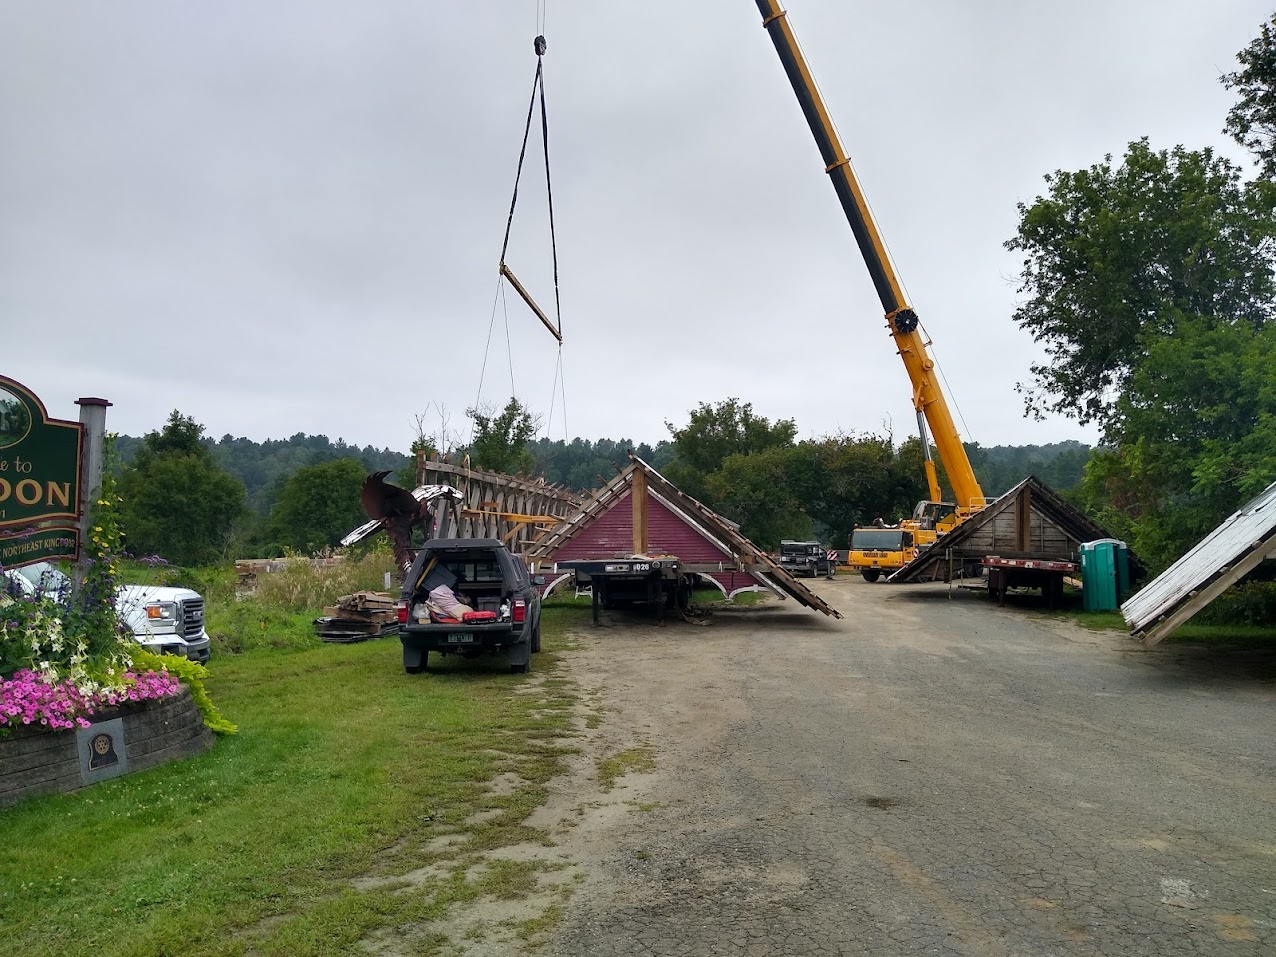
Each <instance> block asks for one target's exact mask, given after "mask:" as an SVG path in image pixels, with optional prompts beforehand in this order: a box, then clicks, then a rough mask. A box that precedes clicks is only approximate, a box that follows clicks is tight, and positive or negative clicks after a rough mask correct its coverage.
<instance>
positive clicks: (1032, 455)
mask: <svg viewBox="0 0 1276 957" xmlns="http://www.w3.org/2000/svg"><path fill="white" fill-rule="evenodd" d="M966 454H967V455H968V456H969V457H970V464H971V467H973V468H974V470H975V475H976V477H977V478H978V479H979V484H980V486H982V487H983V490H984V495H986V496H988V497H989V498H993V497H995V496H998V495H1001V494H1002V493H1003V492H1006V491H1008V490H1009V489H1011V488H1013V487H1014V486H1015V485H1017V484H1018V483H1019V482H1021V481H1023V480H1024V479H1025V478H1027V477H1028V476H1029V475H1035V476H1036V477H1037V478H1039V479H1041V481H1043V482H1045V483H1046V484H1047V485H1049V486H1050V487H1051V488H1053V489H1054V490H1055V491H1056V492H1068V491H1071V490H1072V489H1075V488H1076V487H1077V486H1079V485H1080V484H1081V473H1082V470H1083V469H1084V468H1085V464H1086V462H1087V461H1088V460H1089V458H1090V447H1089V446H1088V445H1085V444H1084V443H1082V442H1074V441H1068V442H1052V443H1050V444H1049V445H994V446H991V447H989V448H983V447H982V446H980V445H979V444H978V443H977V442H971V443H968V444H967V445H966Z"/></svg>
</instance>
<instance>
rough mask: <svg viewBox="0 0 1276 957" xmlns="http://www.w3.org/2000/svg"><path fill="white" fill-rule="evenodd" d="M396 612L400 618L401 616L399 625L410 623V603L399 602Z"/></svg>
mask: <svg viewBox="0 0 1276 957" xmlns="http://www.w3.org/2000/svg"><path fill="white" fill-rule="evenodd" d="M395 611H396V612H397V613H398V616H399V624H400V625H406V624H407V623H408V603H407V602H406V601H401V602H399V604H398V606H397V607H396V608H395Z"/></svg>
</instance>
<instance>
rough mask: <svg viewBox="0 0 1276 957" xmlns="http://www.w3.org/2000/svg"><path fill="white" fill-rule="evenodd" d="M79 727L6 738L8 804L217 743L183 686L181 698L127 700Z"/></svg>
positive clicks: (0, 793) (0, 800) (2, 798)
mask: <svg viewBox="0 0 1276 957" xmlns="http://www.w3.org/2000/svg"><path fill="white" fill-rule="evenodd" d="M73 723H74V724H75V725H76V726H75V727H70V728H68V727H60V728H53V727H50V726H49V725H44V724H26V725H19V726H17V727H15V728H13V729H12V730H11V731H9V732H8V733H7V734H5V735H4V736H2V737H0V807H7V806H8V805H11V804H15V803H17V802H18V801H20V800H22V799H23V798H27V797H33V796H35V795H39V794H51V793H56V792H60V791H63V792H64V791H74V790H76V789H78V788H81V787H84V786H85V785H87V784H93V783H95V782H96V781H99V780H103V779H105V778H110V777H116V776H118V775H120V774H127V773H131V772H133V771H141V770H144V769H146V768H151V767H155V766H156V765H158V764H163V763H164V762H166V761H172V760H175V759H177V758H184V757H189V756H191V755H194V754H198V753H199V752H201V751H204V750H206V749H207V748H209V747H211V746H212V743H213V741H214V736H213V733H212V731H210V730H209V729H208V728H207V727H206V726H205V724H204V717H203V714H202V713H201V712H200V709H199V707H198V705H196V703H195V701H194V700H193V699H192V698H191V694H190V691H189V690H188V689H187V688H185V687H184V686H181V685H178V687H177V691H176V693H175V694H171V695H164V696H162V697H158V698H151V699H148V700H124V701H122V702H120V703H117V704H115V705H112V706H107V707H104V708H102V709H100V710H98V711H95V712H94V713H93V715H92V718H91V719H86V720H85V721H84V722H83V723H80V722H79V721H78V720H76V721H73ZM103 741H104V742H105V746H104V747H100V748H98V749H97V750H95V745H98V744H99V743H100V742H103Z"/></svg>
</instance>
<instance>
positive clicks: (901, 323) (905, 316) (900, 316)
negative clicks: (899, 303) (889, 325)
mask: <svg viewBox="0 0 1276 957" xmlns="http://www.w3.org/2000/svg"><path fill="white" fill-rule="evenodd" d="M890 318H891V321H892V322H894V323H895V328H896V329H897V330H898V331H899V332H902V333H903V334H904V335H908V334H909V333H910V332H912V331H913V330H914V329H916V328H917V313H915V312H913V310H911V309H901V310H899V311H898V312H897V313H895V314H894V315H893V316H891V317H890Z"/></svg>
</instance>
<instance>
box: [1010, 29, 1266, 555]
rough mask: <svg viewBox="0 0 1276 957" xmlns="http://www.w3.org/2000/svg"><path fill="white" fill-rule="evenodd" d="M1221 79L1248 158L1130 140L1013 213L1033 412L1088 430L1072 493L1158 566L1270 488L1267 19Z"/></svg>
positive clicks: (1230, 121)
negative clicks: (1098, 438) (1029, 338)
mask: <svg viewBox="0 0 1276 957" xmlns="http://www.w3.org/2000/svg"><path fill="white" fill-rule="evenodd" d="M1236 60H1237V64H1238V69H1236V70H1235V71H1233V72H1231V73H1228V74H1226V75H1225V76H1223V77H1222V78H1221V80H1222V83H1223V85H1224V86H1225V87H1226V88H1227V89H1229V90H1231V91H1233V92H1234V93H1235V94H1236V96H1237V100H1236V103H1235V104H1234V105H1233V107H1232V108H1231V110H1230V111H1229V112H1228V113H1227V115H1226V116H1224V117H1220V121H1221V123H1222V125H1223V129H1224V132H1225V133H1227V134H1229V135H1230V136H1231V137H1232V138H1233V139H1234V140H1235V141H1236V143H1237V144H1239V145H1240V146H1241V147H1243V148H1244V149H1246V150H1247V151H1249V153H1250V154H1251V156H1252V158H1253V163H1252V165H1247V164H1240V163H1236V162H1233V161H1231V160H1229V159H1227V158H1226V157H1224V156H1220V155H1219V154H1218V153H1216V152H1215V151H1214V150H1213V149H1211V148H1209V147H1202V148H1198V149H1190V148H1188V147H1186V146H1183V145H1177V146H1174V147H1172V148H1158V147H1156V146H1155V145H1154V144H1152V143H1151V142H1150V141H1149V139H1148V138H1147V137H1142V138H1138V139H1134V140H1133V141H1132V142H1130V144H1129V146H1128V147H1127V148H1126V151H1125V154H1124V156H1123V157H1122V158H1121V159H1120V160H1115V159H1113V157H1112V156H1110V155H1109V156H1105V157H1104V158H1103V159H1102V160H1101V161H1100V162H1097V163H1095V164H1093V165H1091V166H1089V167H1087V168H1085V169H1081V170H1075V171H1067V170H1057V171H1055V172H1054V173H1051V174H1049V175H1048V176H1046V178H1045V182H1046V186H1047V189H1046V192H1045V193H1044V195H1042V196H1039V197H1037V198H1036V199H1035V200H1034V201H1033V202H1032V203H1027V204H1021V205H1020V206H1019V225H1018V229H1017V231H1016V234H1015V235H1014V236H1013V237H1011V238H1010V240H1009V241H1007V243H1006V247H1007V248H1008V249H1010V250H1011V251H1014V252H1017V253H1019V254H1020V255H1021V256H1022V257H1023V268H1022V271H1021V273H1020V277H1019V280H1020V281H1019V292H1020V294H1021V295H1022V296H1023V302H1022V304H1021V305H1020V306H1019V308H1018V309H1017V310H1016V312H1015V314H1014V321H1015V322H1017V323H1018V325H1019V326H1020V327H1021V328H1023V329H1025V330H1027V331H1028V332H1030V333H1031V334H1032V335H1033V336H1034V337H1035V338H1036V339H1037V340H1038V341H1039V342H1040V343H1042V344H1043V345H1044V346H1045V348H1046V353H1047V359H1046V360H1045V361H1044V362H1041V363H1039V364H1036V365H1034V366H1032V368H1031V369H1030V370H1029V373H1030V374H1029V377H1028V378H1027V380H1026V381H1025V382H1023V383H1021V384H1020V386H1019V388H1020V391H1021V393H1022V396H1023V398H1024V402H1025V411H1026V412H1027V413H1028V414H1029V415H1038V416H1039V415H1042V414H1044V413H1046V412H1051V413H1056V414H1060V415H1064V416H1067V417H1069V418H1073V419H1075V420H1077V421H1078V422H1082V423H1092V424H1094V425H1097V426H1098V427H1099V429H1100V431H1101V435H1102V442H1101V445H1100V448H1099V449H1098V451H1097V452H1096V453H1095V455H1094V456H1093V457H1092V458H1091V460H1090V461H1089V463H1088V464H1087V465H1086V469H1085V480H1084V482H1083V483H1082V488H1081V491H1080V495H1079V501H1080V502H1081V503H1082V504H1083V505H1084V506H1085V507H1086V508H1087V510H1089V511H1090V512H1091V513H1092V514H1094V515H1095V516H1096V517H1097V518H1098V519H1099V520H1100V521H1101V522H1102V523H1103V524H1104V525H1106V526H1107V527H1108V528H1109V529H1111V531H1112V532H1113V533H1114V534H1116V535H1118V536H1119V537H1121V538H1124V539H1126V540H1127V541H1128V542H1129V543H1130V544H1131V546H1132V547H1133V548H1134V549H1135V550H1136V551H1137V552H1138V553H1139V554H1140V555H1141V556H1142V557H1143V558H1144V559H1145V560H1146V561H1148V562H1149V563H1150V564H1151V565H1152V566H1153V567H1154V568H1160V567H1163V566H1165V565H1166V564H1168V563H1169V562H1171V561H1173V560H1174V559H1175V558H1177V557H1178V556H1179V555H1181V554H1182V553H1183V552H1184V551H1185V550H1186V549H1187V548H1189V547H1190V546H1191V545H1192V544H1194V543H1195V542H1196V541H1197V540H1199V539H1200V537H1201V536H1203V535H1204V534H1205V533H1207V532H1208V531H1209V530H1211V529H1212V528H1214V527H1215V526H1216V525H1217V524H1218V523H1219V522H1220V521H1221V520H1222V519H1224V518H1225V517H1226V516H1227V515H1228V514H1230V513H1231V512H1232V511H1234V510H1235V509H1236V508H1237V507H1238V506H1239V505H1241V504H1242V503H1243V502H1244V501H1245V500H1246V499H1248V498H1250V497H1252V496H1253V495H1255V494H1256V493H1258V492H1260V491H1262V490H1263V489H1264V488H1265V487H1266V486H1267V485H1268V484H1269V483H1270V482H1272V480H1273V479H1276V362H1274V360H1276V324H1273V321H1272V320H1273V317H1274V315H1276V15H1274V16H1273V17H1271V19H1270V20H1269V21H1267V22H1265V23H1264V24H1262V25H1261V27H1260V29H1259V34H1258V36H1257V37H1256V38H1255V39H1254V40H1253V42H1252V43H1250V44H1249V45H1248V46H1246V47H1245V48H1244V49H1243V50H1241V51H1240V52H1239V53H1238V54H1237V57H1236Z"/></svg>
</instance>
